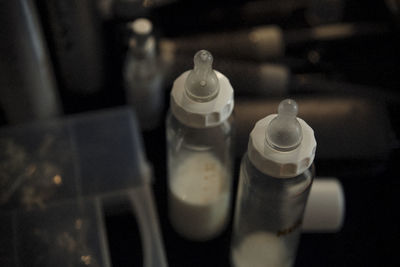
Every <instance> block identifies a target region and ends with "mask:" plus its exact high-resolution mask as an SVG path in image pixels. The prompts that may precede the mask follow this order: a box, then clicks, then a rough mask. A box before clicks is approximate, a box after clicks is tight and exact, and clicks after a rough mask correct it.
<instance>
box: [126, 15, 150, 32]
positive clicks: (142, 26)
mask: <svg viewBox="0 0 400 267" xmlns="http://www.w3.org/2000/svg"><path fill="white" fill-rule="evenodd" d="M129 26H130V28H131V30H132V32H133V33H135V34H139V35H146V34H150V33H151V32H152V30H153V24H152V23H151V21H150V20H148V19H146V18H138V19H136V20H135V21H133V22H132V23H131V24H130V25H129Z"/></svg>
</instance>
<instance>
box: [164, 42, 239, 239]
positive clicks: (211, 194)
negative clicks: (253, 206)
mask: <svg viewBox="0 0 400 267" xmlns="http://www.w3.org/2000/svg"><path fill="white" fill-rule="evenodd" d="M211 63H212V56H211V54H210V53H209V52H207V51H204V50H202V51H199V52H198V53H197V54H196V56H195V67H194V70H192V71H191V72H185V73H184V74H182V75H181V76H180V77H179V78H178V79H177V80H176V81H175V83H174V88H173V89H172V92H171V112H170V113H169V114H168V117H167V147H168V148H167V150H168V177H169V179H168V188H169V194H168V195H169V217H170V221H171V223H172V226H173V227H174V229H175V230H176V231H177V232H178V233H180V234H181V235H182V236H184V237H186V238H188V239H192V240H198V241H204V240H209V239H212V238H214V237H216V236H217V235H218V234H220V233H221V232H222V231H223V230H224V229H225V226H226V224H227V221H228V218H229V209H230V200H231V187H232V186H231V183H232V167H233V166H232V160H233V153H232V133H233V129H232V122H233V119H232V117H231V114H232V109H233V90H232V88H231V86H230V84H229V81H228V80H227V79H226V78H225V77H224V76H223V75H222V74H220V73H217V72H215V71H214V70H212V67H211Z"/></svg>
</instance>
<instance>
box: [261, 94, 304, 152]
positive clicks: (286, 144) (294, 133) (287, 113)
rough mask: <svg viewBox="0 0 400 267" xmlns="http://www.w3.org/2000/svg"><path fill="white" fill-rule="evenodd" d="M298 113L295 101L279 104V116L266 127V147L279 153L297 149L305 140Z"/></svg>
mask: <svg viewBox="0 0 400 267" xmlns="http://www.w3.org/2000/svg"><path fill="white" fill-rule="evenodd" d="M297 113H298V106H297V103H296V102H295V101H294V100H292V99H285V100H283V101H282V102H281V103H280V104H279V107H278V115H277V116H276V117H275V118H274V119H273V120H272V121H271V122H270V123H269V124H268V125H267V127H266V131H265V141H266V144H265V145H268V146H271V147H272V148H274V149H276V150H279V151H291V150H293V149H295V148H297V147H298V146H299V145H300V143H301V140H302V139H303V134H302V129H301V125H300V123H299V121H298V120H297V117H296V116H297Z"/></svg>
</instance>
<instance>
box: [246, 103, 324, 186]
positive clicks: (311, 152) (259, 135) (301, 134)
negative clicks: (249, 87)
mask: <svg viewBox="0 0 400 267" xmlns="http://www.w3.org/2000/svg"><path fill="white" fill-rule="evenodd" d="M297 112H298V107H297V104H296V102H295V101H294V100H291V99H286V100H283V101H282V102H281V103H280V104H279V108H278V114H274V115H269V116H267V117H265V118H264V119H262V120H260V121H258V122H257V123H256V125H255V126H254V129H253V131H252V132H251V133H250V139H249V145H248V155H249V158H250V160H251V162H252V163H253V164H254V166H255V167H256V168H257V169H259V170H260V171H261V172H263V173H265V174H267V175H270V176H273V177H278V178H289V177H294V176H297V175H299V174H301V173H303V172H304V171H305V170H306V169H308V168H309V167H310V166H311V164H312V162H313V160H314V156H315V149H316V146H317V143H316V141H315V137H314V131H313V130H312V129H311V127H310V126H308V124H307V123H306V122H305V121H303V120H302V119H300V118H297V117H296V116H297Z"/></svg>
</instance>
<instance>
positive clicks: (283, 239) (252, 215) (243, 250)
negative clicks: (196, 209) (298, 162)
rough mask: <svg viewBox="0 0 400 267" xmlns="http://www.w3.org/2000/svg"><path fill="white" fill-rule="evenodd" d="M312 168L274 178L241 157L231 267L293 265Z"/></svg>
mask: <svg viewBox="0 0 400 267" xmlns="http://www.w3.org/2000/svg"><path fill="white" fill-rule="evenodd" d="M313 166H314V165H311V167H310V168H308V169H307V170H306V171H305V172H304V173H302V174H300V175H298V176H296V177H293V178H275V177H272V176H269V175H266V174H264V173H262V172H260V171H259V170H258V169H257V168H256V167H255V166H254V165H253V164H252V163H251V161H250V159H249V157H248V155H247V153H246V154H245V155H244V157H243V160H242V163H241V167H240V178H239V179H240V180H239V189H238V195H237V202H236V210H235V219H234V228H233V237H232V248H231V261H232V265H233V266H234V267H244V266H252V267H258V266H273V267H280V266H285V267H286V266H293V264H294V261H295V256H296V250H297V245H298V242H299V238H300V233H301V223H302V219H303V214H304V209H305V205H306V202H307V198H308V194H309V192H310V188H311V184H312V181H313V179H314V167H313Z"/></svg>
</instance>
